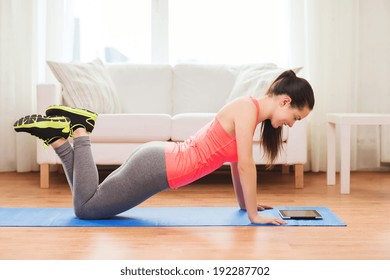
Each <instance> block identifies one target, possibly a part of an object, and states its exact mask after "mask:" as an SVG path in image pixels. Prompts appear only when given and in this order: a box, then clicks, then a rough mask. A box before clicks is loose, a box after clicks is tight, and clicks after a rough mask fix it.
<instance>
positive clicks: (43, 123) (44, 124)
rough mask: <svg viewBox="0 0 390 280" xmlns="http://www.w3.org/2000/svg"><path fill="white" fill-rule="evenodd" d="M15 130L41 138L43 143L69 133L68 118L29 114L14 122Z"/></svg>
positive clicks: (67, 135)
mask: <svg viewBox="0 0 390 280" xmlns="http://www.w3.org/2000/svg"><path fill="white" fill-rule="evenodd" d="M14 129H15V131H16V132H27V133H30V134H31V135H34V136H36V137H38V138H39V139H41V140H42V141H43V143H45V145H49V144H51V143H53V142H54V141H56V140H58V139H60V138H65V139H67V138H68V137H69V135H70V120H69V119H68V118H67V117H63V116H55V117H53V116H42V115H30V116H25V117H23V118H20V119H19V120H17V121H16V122H15V123H14Z"/></svg>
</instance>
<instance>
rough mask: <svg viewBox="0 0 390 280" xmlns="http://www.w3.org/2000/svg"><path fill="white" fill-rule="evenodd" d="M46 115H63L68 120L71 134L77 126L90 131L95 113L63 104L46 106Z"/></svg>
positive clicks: (94, 119) (95, 117)
mask: <svg viewBox="0 0 390 280" xmlns="http://www.w3.org/2000/svg"><path fill="white" fill-rule="evenodd" d="M46 115H47V116H65V117H67V118H69V120H70V130H71V135H72V136H73V135H74V132H75V131H76V129H77V128H84V129H85V130H86V131H87V132H88V133H91V132H92V130H93V129H94V127H95V123H96V119H97V116H98V115H97V114H96V113H94V112H91V111H88V110H86V109H78V108H72V107H68V106H64V105H53V106H50V107H48V108H47V110H46Z"/></svg>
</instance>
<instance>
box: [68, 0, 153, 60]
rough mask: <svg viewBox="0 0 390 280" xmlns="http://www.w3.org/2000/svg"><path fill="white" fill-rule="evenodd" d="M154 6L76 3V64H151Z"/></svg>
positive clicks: (95, 0) (119, 1) (142, 0)
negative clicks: (101, 62) (99, 62)
mask: <svg viewBox="0 0 390 280" xmlns="http://www.w3.org/2000/svg"><path fill="white" fill-rule="evenodd" d="M150 10H151V2H150V1H148V0H77V1H74V17H75V26H76V27H75V34H79V36H77V35H76V38H75V47H74V49H75V54H74V59H75V60H81V61H89V60H93V59H95V58H96V57H100V58H101V59H103V60H104V61H106V62H127V61H128V62H134V63H150V62H151V61H150V58H151V57H150V50H151V37H150V34H151V14H150Z"/></svg>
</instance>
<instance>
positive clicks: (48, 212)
mask: <svg viewBox="0 0 390 280" xmlns="http://www.w3.org/2000/svg"><path fill="white" fill-rule="evenodd" d="M278 209H291V210H294V209H316V210H317V211H318V212H319V213H320V214H321V215H322V217H323V219H321V220H288V224H287V225H283V226H346V224H345V223H344V222H343V221H341V220H340V219H339V218H338V217H337V216H336V215H335V214H334V213H333V212H332V211H331V210H330V209H329V208H327V207H275V208H274V209H270V210H265V211H261V212H260V214H261V215H265V216H274V217H280V216H279V213H278ZM0 226H2V227H181V226H183V227H184V226H186V227H188V226H264V225H252V224H251V223H250V221H249V219H248V217H247V214H246V212H245V211H242V210H239V209H238V208H237V207H159V208H143V207H136V208H133V209H131V210H128V211H126V212H123V213H122V214H120V215H118V216H115V217H113V218H111V219H105V220H80V219H78V218H77V217H75V215H74V212H73V209H71V208H0Z"/></svg>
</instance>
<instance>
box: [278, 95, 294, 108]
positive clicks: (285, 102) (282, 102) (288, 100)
mask: <svg viewBox="0 0 390 280" xmlns="http://www.w3.org/2000/svg"><path fill="white" fill-rule="evenodd" d="M290 103H291V97H290V96H288V95H283V96H282V98H281V100H280V105H282V106H285V105H289V104H290Z"/></svg>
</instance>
